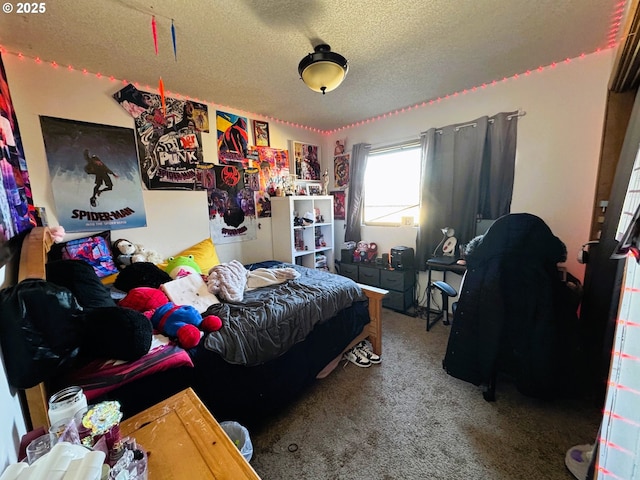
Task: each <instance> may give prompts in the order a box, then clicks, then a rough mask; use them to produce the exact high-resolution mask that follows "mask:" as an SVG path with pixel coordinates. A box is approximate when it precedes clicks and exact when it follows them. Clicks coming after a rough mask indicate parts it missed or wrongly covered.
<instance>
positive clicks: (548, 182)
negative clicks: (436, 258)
mask: <svg viewBox="0 0 640 480" xmlns="http://www.w3.org/2000/svg"><path fill="white" fill-rule="evenodd" d="M613 58H614V51H613V50H607V51H604V52H600V53H594V54H591V55H586V56H584V57H582V58H576V59H573V60H571V61H570V62H568V63H566V62H562V63H559V64H557V66H555V67H554V68H551V67H547V68H544V69H543V71H542V72H538V71H534V72H533V73H531V74H530V75H520V76H519V78H517V79H514V78H510V79H508V80H507V81H506V82H502V81H501V82H498V84H497V85H495V86H490V87H487V88H485V89H482V88H480V89H478V90H477V91H475V92H469V93H467V94H464V95H463V94H460V95H458V96H455V97H453V96H452V97H450V98H449V99H447V100H443V101H441V102H440V103H435V104H433V105H427V106H425V107H421V108H417V109H412V110H411V111H408V112H405V113H401V114H399V115H391V116H389V117H388V118H386V119H383V120H377V121H374V122H368V123H365V124H363V125H361V126H358V127H355V128H351V129H347V130H345V131H343V132H338V133H334V134H332V135H330V136H329V137H326V138H325V140H324V143H323V146H324V150H325V151H329V150H328V148H329V146H331V145H333V144H335V140H336V139H339V138H345V137H346V139H347V150H349V149H350V147H351V146H352V145H353V144H356V143H360V142H365V143H370V144H371V145H372V146H373V147H376V146H380V145H389V144H394V143H398V142H402V141H407V140H414V139H417V138H418V137H419V134H420V132H423V131H426V130H428V129H429V128H431V127H443V126H446V125H451V124H454V123H461V122H467V121H470V120H473V119H476V118H478V117H480V116H483V115H493V114H496V113H498V112H502V111H513V110H517V109H520V110H523V111H525V112H526V115H525V116H524V117H521V118H520V119H519V123H518V142H517V153H516V168H515V180H514V191H513V201H512V205H511V211H512V212H513V213H516V212H529V213H533V214H535V215H538V216H539V217H541V218H542V219H544V220H545V222H546V223H547V224H548V225H549V227H550V228H551V230H552V231H553V232H554V234H555V235H557V236H558V237H559V238H560V239H561V240H562V241H563V242H564V243H565V244H566V246H567V249H568V252H569V254H568V261H567V263H566V266H567V269H568V271H569V272H571V273H572V274H573V275H575V276H576V277H577V278H579V279H582V278H583V276H584V265H581V264H579V263H578V262H577V260H576V256H577V253H578V251H579V250H580V247H581V245H582V244H584V243H585V242H586V241H588V240H590V239H589V234H590V223H591V214H592V210H591V209H592V205H593V201H594V195H595V186H596V176H597V169H598V163H599V157H600V146H601V138H602V128H603V122H604V113H605V105H606V94H607V84H608V80H609V75H610V72H611V68H612V65H613ZM412 174H414V173H413V172H399V171H398V172H396V171H394V170H393V166H390V175H389V177H390V181H392V182H402V178H403V176H406V175H412ZM343 224H344V222H342V221H340V222H338V223H337V224H336V228H335V232H336V245H339V244H340V243H342V242H343V241H344V226H343ZM443 227H444V225H443ZM362 235H363V240H365V241H375V242H376V243H377V244H378V248H379V251H380V252H385V251H388V250H389V249H390V248H391V247H394V246H396V245H405V246H410V247H415V244H416V229H415V228H412V227H405V226H402V227H395V228H390V227H363V230H362ZM456 277H457V276H456V275H449V276H447V280H448V281H449V279H451V281H452V282H451V283H452V284H454V286H457V285H459V283H458V280H459V279H457V278H456ZM421 280H422V281H421V285H423V286H424V285H425V283H426V282H425V281H424V277H423V276H421Z"/></svg>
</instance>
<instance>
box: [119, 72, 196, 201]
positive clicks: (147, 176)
mask: <svg viewBox="0 0 640 480" xmlns="http://www.w3.org/2000/svg"><path fill="white" fill-rule="evenodd" d="M113 97H114V98H115V99H116V101H117V102H118V103H119V104H120V106H122V108H124V109H125V110H126V111H127V112H128V113H129V115H131V116H132V117H133V118H134V122H135V128H136V138H137V140H138V160H139V162H140V170H141V173H142V182H143V183H144V185H145V186H146V187H147V188H148V189H149V190H195V189H196V188H197V186H196V169H197V165H198V164H199V163H201V162H202V161H203V155H202V136H201V132H208V131H209V113H208V107H207V106H206V105H205V104H203V103H197V102H193V101H190V100H178V99H176V98H171V97H166V98H165V108H163V106H162V99H161V98H160V95H157V94H155V93H149V92H144V91H142V90H138V89H137V88H136V87H135V86H133V85H131V84H129V85H127V86H126V87H124V88H122V89H121V90H119V91H118V92H116V93H115V94H114V95H113Z"/></svg>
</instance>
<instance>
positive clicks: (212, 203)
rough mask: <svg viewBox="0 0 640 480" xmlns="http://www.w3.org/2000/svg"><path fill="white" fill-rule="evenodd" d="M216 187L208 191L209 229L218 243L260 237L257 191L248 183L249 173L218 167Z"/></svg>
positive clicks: (229, 166)
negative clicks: (255, 195) (257, 215)
mask: <svg viewBox="0 0 640 480" xmlns="http://www.w3.org/2000/svg"><path fill="white" fill-rule="evenodd" d="M213 173H214V175H213V176H212V178H213V179H214V180H215V186H214V187H212V188H208V189H207V200H208V203H209V230H210V232H211V239H212V240H213V242H214V243H215V244H222V243H232V242H243V241H247V240H255V239H256V238H258V230H257V226H258V222H257V219H256V206H255V199H254V192H253V190H251V189H249V188H247V187H246V185H245V183H244V179H245V174H244V171H243V170H242V169H241V168H238V167H237V166H236V165H214V166H213Z"/></svg>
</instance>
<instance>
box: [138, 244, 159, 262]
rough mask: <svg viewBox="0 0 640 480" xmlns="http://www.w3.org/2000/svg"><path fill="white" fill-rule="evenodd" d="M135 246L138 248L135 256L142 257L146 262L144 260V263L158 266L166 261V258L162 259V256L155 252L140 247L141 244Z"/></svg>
mask: <svg viewBox="0 0 640 480" xmlns="http://www.w3.org/2000/svg"><path fill="white" fill-rule="evenodd" d="M135 246H136V252H135V255H142V256H143V257H144V260H142V261H143V262H149V263H155V264H158V263H162V262H163V261H164V258H163V257H162V255H160V254H159V253H158V252H156V251H155V250H149V249H147V248H145V247H143V246H142V245H140V244H139V243H136V244H135Z"/></svg>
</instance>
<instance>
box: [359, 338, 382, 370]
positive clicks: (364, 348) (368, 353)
mask: <svg viewBox="0 0 640 480" xmlns="http://www.w3.org/2000/svg"><path fill="white" fill-rule="evenodd" d="M353 348H354V349H356V350H359V351H360V352H361V353H362V354H363V355H364V356H365V357H367V360H369V361H370V362H371V363H376V364H377V363H380V362H381V361H382V359H381V358H380V355H377V354H375V353H373V350H372V349H371V347H370V345H369V343H367V341H366V340H362V341H361V342H360V343H358V344H357V345H356V346H355V347H353Z"/></svg>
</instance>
